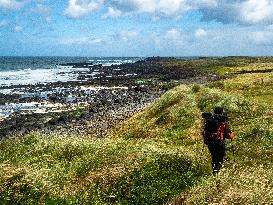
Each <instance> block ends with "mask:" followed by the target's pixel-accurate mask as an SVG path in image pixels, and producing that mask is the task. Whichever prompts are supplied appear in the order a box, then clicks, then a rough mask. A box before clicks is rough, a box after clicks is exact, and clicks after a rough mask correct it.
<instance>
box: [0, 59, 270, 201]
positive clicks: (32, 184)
mask: <svg viewBox="0 0 273 205" xmlns="http://www.w3.org/2000/svg"><path fill="white" fill-rule="evenodd" d="M271 61H272V59H271V58H261V59H256V60H253V59H252V58H249V59H248V58H244V59H241V58H238V59H237V58H224V59H222V62H221V60H219V59H201V60H199V61H198V63H199V62H200V66H201V67H202V69H205V70H206V72H215V71H216V70H217V69H216V67H218V68H219V66H220V67H221V66H223V65H224V66H223V67H224V68H225V69H222V70H221V69H220V71H221V73H222V74H223V75H226V74H225V73H226V72H228V73H229V74H232V75H233V77H232V78H228V79H225V80H221V81H216V82H214V83H210V84H207V85H180V86H177V87H175V88H174V89H172V90H170V91H168V92H166V93H165V94H164V95H162V96H161V97H160V98H159V99H158V100H157V101H156V102H155V103H154V104H153V105H151V106H150V107H148V108H147V109H145V110H144V111H143V112H141V113H138V114H136V115H135V116H133V117H132V118H130V119H129V120H128V121H125V122H124V123H122V124H119V125H118V126H117V127H116V128H115V129H114V130H113V131H112V133H111V137H107V138H102V139H98V138H90V137H87V136H70V135H68V136H66V135H65V134H64V135H62V136H60V135H56V134H54V133H52V134H51V135H43V134H41V133H38V132H33V133H30V134H28V135H27V136H24V137H20V138H16V137H15V138H10V139H6V140H2V141H1V142H0V202H1V203H2V204H164V203H166V204H210V203H216V204H251V203H253V204H266V203H270V202H272V201H273V197H272V196H273V192H272V190H273V181H272V179H273V174H272V173H273V172H272V170H273V163H272V157H271V156H272V154H273V149H272V148H273V104H272V100H273V99H272V92H273V82H272V79H273V78H272V77H273V76H272V75H273V74H272V72H261V73H259V72H253V73H246V74H236V72H239V71H242V70H248V71H259V70H266V69H267V70H270V69H271V64H272V63H271ZM204 62H206V64H205V65H204V64H203V63H204ZM165 63H166V64H167V63H171V62H170V61H168V62H165ZM172 63H174V62H172ZM176 63H177V66H181V65H182V64H183V65H184V64H187V63H188V64H190V63H191V62H185V61H177V62H176ZM265 64H266V65H265ZM254 65H255V66H254ZM195 66H196V65H195ZM181 67H183V66H181ZM205 67H206V68H205ZM223 70H224V71H225V72H223ZM216 105H220V106H223V107H225V109H226V112H227V113H228V116H229V119H230V120H229V123H230V126H231V128H232V130H233V131H234V133H235V136H236V137H235V139H234V141H233V142H232V143H231V142H230V141H229V142H227V148H228V150H227V153H226V154H227V156H226V161H225V165H224V168H223V169H221V171H220V173H219V174H218V175H217V176H213V175H212V174H211V168H210V156H209V153H208V151H207V149H206V147H203V142H202V137H201V130H202V124H203V121H202V118H201V112H204V111H211V110H212V108H213V107H214V106H216ZM233 148H234V155H233V151H232V150H233Z"/></svg>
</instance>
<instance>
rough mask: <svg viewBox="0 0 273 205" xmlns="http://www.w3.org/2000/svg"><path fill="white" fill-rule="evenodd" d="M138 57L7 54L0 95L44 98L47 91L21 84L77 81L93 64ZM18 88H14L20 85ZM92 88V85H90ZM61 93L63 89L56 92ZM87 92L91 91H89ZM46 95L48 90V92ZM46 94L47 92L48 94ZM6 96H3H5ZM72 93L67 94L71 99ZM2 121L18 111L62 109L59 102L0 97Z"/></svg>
mask: <svg viewBox="0 0 273 205" xmlns="http://www.w3.org/2000/svg"><path fill="white" fill-rule="evenodd" d="M141 59H142V58H139V57H5V56H2V57H1V56H0V94H5V95H6V94H8V95H9V94H19V95H20V96H21V97H23V96H26V95H27V96H28V95H29V96H39V97H40V98H41V97H43V96H42V95H44V93H41V92H40V91H39V90H35V89H34V91H33V92H32V93H25V91H23V90H20V85H35V84H47V83H54V82H67V81H76V80H77V77H78V76H77V75H78V72H74V71H75V70H77V71H85V70H89V69H90V67H89V66H90V65H91V66H92V65H99V64H101V65H102V66H111V65H120V64H124V63H134V62H136V61H138V60H141ZM75 63H79V64H80V63H88V65H89V66H88V67H84V66H83V67H77V68H74V67H73V65H71V64H75ZM18 86H19V88H13V87H18ZM90 89H91V90H92V88H90ZM56 92H61V91H58V90H57V91H56ZM86 92H88V90H87V91H86ZM46 94H47V93H46ZM46 94H45V95H46ZM2 96H3V95H2ZM70 98H72V99H73V96H68V101H69V99H70ZM0 100H1V102H2V103H1V104H0V122H1V121H3V120H4V119H5V118H8V117H9V116H11V115H12V114H13V113H16V112H20V113H22V112H26V113H45V112H48V110H51V111H52V110H54V109H55V110H60V108H59V105H57V104H56V105H53V104H49V103H48V102H47V100H46V99H45V102H36V101H32V102H25V103H19V102H16V103H8V102H7V103H4V104H3V101H5V98H4V99H0Z"/></svg>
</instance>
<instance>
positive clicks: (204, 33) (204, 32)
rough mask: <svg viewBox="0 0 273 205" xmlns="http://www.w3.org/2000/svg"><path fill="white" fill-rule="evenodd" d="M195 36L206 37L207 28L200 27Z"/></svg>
mask: <svg viewBox="0 0 273 205" xmlns="http://www.w3.org/2000/svg"><path fill="white" fill-rule="evenodd" d="M194 36H195V38H203V37H206V36H207V31H205V30H204V29H202V28H199V29H197V30H196V31H195V32H194Z"/></svg>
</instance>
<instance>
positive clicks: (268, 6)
mask: <svg viewBox="0 0 273 205" xmlns="http://www.w3.org/2000/svg"><path fill="white" fill-rule="evenodd" d="M239 12H240V16H241V18H242V21H244V22H248V23H252V24H255V23H260V22H272V21H273V1H272V0H248V1H245V2H243V3H241V6H240V11H239Z"/></svg>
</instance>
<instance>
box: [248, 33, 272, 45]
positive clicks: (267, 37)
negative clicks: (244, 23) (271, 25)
mask: <svg viewBox="0 0 273 205" xmlns="http://www.w3.org/2000/svg"><path fill="white" fill-rule="evenodd" d="M249 37H250V40H252V41H253V42H254V43H255V44H257V45H271V46H273V31H270V30H262V31H253V32H250V33H249Z"/></svg>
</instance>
